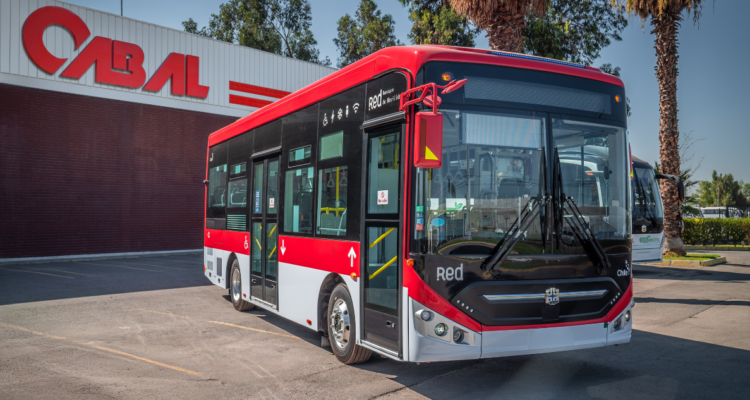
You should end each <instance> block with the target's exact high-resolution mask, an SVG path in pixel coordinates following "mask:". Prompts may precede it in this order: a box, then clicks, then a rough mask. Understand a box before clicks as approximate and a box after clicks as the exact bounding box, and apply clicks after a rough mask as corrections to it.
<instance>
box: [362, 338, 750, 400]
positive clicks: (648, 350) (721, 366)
mask: <svg viewBox="0 0 750 400" xmlns="http://www.w3.org/2000/svg"><path fill="white" fill-rule="evenodd" d="M748 365H750V351H747V350H742V349H737V348H732V347H726V346H720V345H715V344H710V343H705V342H699V341H693V340H686V339H681V338H675V337H671V336H665V335H659V334H654V333H650V332H644V331H634V332H633V340H632V342H631V343H630V344H627V345H620V346H617V347H606V348H596V349H589V350H576V351H568V352H559V353H548V354H538V355H531V356H514V357H504V358H494V359H487V360H475V361H453V362H439V363H429V364H428V363H422V364H421V365H416V364H414V363H400V362H396V361H393V360H389V359H384V358H383V359H378V358H376V357H374V358H373V359H372V360H371V361H370V363H366V364H361V365H357V366H355V367H357V368H360V369H363V370H367V371H372V372H376V373H381V374H386V375H391V376H393V375H395V377H394V378H391V379H393V380H394V381H396V382H398V383H399V384H401V385H403V386H405V387H406V388H407V389H408V390H411V391H414V392H416V393H418V394H420V395H423V396H425V397H428V398H432V399H463V398H576V399H578V398H593V399H622V398H637V399H665V398H670V399H679V398H721V399H730V398H737V399H740V398H747V397H748V394H750V388H748V386H747V384H746V383H747V371H748V370H747V367H748ZM403 390H404V389H401V391H403ZM403 394H404V395H405V396H403V397H409V396H408V393H403ZM396 397H398V396H396Z"/></svg>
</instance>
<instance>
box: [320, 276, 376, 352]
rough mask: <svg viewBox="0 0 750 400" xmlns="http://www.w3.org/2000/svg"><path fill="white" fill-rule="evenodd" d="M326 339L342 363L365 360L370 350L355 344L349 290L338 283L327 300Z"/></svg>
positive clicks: (354, 321) (355, 336) (355, 329)
mask: <svg viewBox="0 0 750 400" xmlns="http://www.w3.org/2000/svg"><path fill="white" fill-rule="evenodd" d="M328 339H329V341H330V343H331V350H333V354H334V355H335V356H336V358H337V359H338V360H339V361H341V362H342V363H344V364H358V363H361V362H365V361H367V360H369V359H370V356H372V351H370V350H369V349H366V348H364V347H362V346H359V345H358V344H357V321H356V318H355V317H354V306H353V305H352V298H351V296H350V295H349V290H347V289H346V286H345V285H343V284H339V285H338V286H336V287H335V288H334V289H333V292H332V293H331V299H330V301H329V302H328Z"/></svg>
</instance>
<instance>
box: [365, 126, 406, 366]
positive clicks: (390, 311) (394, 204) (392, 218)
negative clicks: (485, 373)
mask: <svg viewBox="0 0 750 400" xmlns="http://www.w3.org/2000/svg"><path fill="white" fill-rule="evenodd" d="M402 137H403V125H401V124H398V125H390V126H388V127H386V128H378V129H377V130H366V131H365V135H364V151H363V154H364V155H365V157H364V159H365V160H364V163H365V167H364V168H363V169H362V171H363V177H362V181H363V182H366V183H365V185H364V186H365V188H364V190H363V192H364V193H363V195H364V201H363V203H364V210H365V213H364V216H365V218H364V225H363V228H362V233H361V235H362V236H361V237H362V238H363V240H362V242H361V243H362V248H361V251H360V254H363V255H364V256H363V257H362V259H361V260H362V261H361V262H362V265H361V277H362V279H361V280H360V285H361V291H360V292H361V293H362V300H361V304H362V308H363V312H362V313H361V314H360V315H362V316H363V325H362V326H363V327H364V329H363V339H364V340H365V341H367V342H369V343H371V344H374V345H377V346H379V347H381V348H384V349H387V350H390V351H391V352H393V353H394V355H400V349H401V346H400V343H401V326H400V325H401V323H400V320H401V319H400V311H401V304H400V303H401V299H400V293H401V291H400V290H399V288H400V287H401V275H402V274H401V260H400V257H399V254H400V253H399V248H400V242H399V239H400V231H401V229H400V228H401V226H400V206H399V205H400V195H401V192H400V188H401V186H402V181H401V173H400V171H401V160H402V157H401V139H402Z"/></svg>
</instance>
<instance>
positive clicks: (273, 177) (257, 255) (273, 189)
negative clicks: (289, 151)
mask: <svg viewBox="0 0 750 400" xmlns="http://www.w3.org/2000/svg"><path fill="white" fill-rule="evenodd" d="M252 181H253V183H252V185H253V186H252V192H251V194H252V199H251V202H250V215H251V216H252V217H251V225H250V235H251V237H250V275H251V276H250V293H251V296H252V298H253V300H257V301H261V302H264V303H266V304H268V305H269V306H271V307H273V308H277V307H278V304H279V296H278V271H279V268H278V249H277V238H278V229H276V223H277V222H278V209H279V157H274V158H266V159H264V160H261V161H254V162H253V175H252Z"/></svg>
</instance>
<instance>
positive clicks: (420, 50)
mask: <svg viewBox="0 0 750 400" xmlns="http://www.w3.org/2000/svg"><path fill="white" fill-rule="evenodd" d="M493 53H494V54H493ZM503 55H506V56H505V57H503ZM429 61H458V62H468V63H477V64H490V65H500V66H506V67H515V68H525V69H532V70H537V71H547V72H554V73H558V74H565V75H573V76H578V77H582V78H588V79H593V80H597V81H602V82H606V83H610V84H613V85H618V86H624V85H623V83H622V81H621V80H620V79H619V78H617V77H615V76H613V75H609V74H606V73H603V72H602V71H600V70H598V69H596V68H592V67H588V66H580V65H576V64H571V63H562V62H560V61H558V60H553V59H549V58H543V57H535V56H529V55H526V54H517V53H509V52H498V51H492V52H491V51H490V50H485V49H475V48H468V47H453V46H441V45H417V46H394V47H388V48H385V49H382V50H379V51H377V52H375V53H373V54H371V55H369V56H367V57H365V58H363V59H361V60H359V61H357V62H355V63H352V64H351V65H348V66H346V67H344V68H342V69H340V70H338V71H336V72H334V73H332V74H331V75H328V76H326V77H325V78H323V79H320V80H318V81H316V82H313V83H312V84H310V85H308V86H306V87H304V88H302V89H300V90H298V91H296V92H294V93H292V94H290V95H287V96H286V97H284V98H282V99H280V100H278V101H275V102H273V103H271V104H269V105H267V106H265V107H263V108H261V109H259V110H257V111H255V112H253V113H252V114H250V115H248V116H246V117H243V118H241V119H239V120H237V121H235V122H233V123H232V124H230V125H227V126H226V127H224V128H221V129H219V130H218V131H216V132H214V133H212V134H211V135H209V137H208V145H209V146H213V145H215V144H217V143H221V142H224V141H226V140H228V139H230V138H232V137H234V136H237V135H240V134H242V133H244V132H247V131H249V130H251V129H254V128H257V127H259V126H261V125H264V124H266V123H268V122H271V121H273V120H275V119H277V118H280V117H283V116H285V115H287V114H289V113H291V112H294V111H296V110H299V109H302V108H305V107H307V106H309V105H311V104H315V103H317V102H319V101H321V100H323V99H325V98H327V97H329V96H332V95H334V94H336V93H339V92H342V91H344V90H346V89H348V88H350V87H353V86H356V85H358V84H360V83H363V82H366V81H368V80H370V79H371V78H373V77H374V76H377V75H379V74H382V73H384V72H387V71H390V70H395V69H400V70H405V71H408V72H409V73H410V74H411V76H412V79H413V76H414V75H415V74H416V72H417V70H418V69H419V68H421V67H422V65H424V64H425V63H426V62H429ZM412 83H413V81H412V82H410V84H412Z"/></svg>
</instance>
